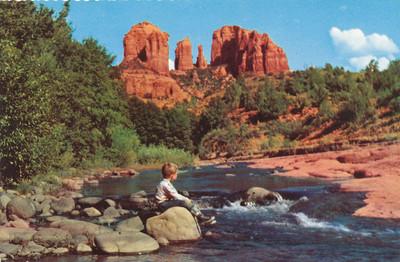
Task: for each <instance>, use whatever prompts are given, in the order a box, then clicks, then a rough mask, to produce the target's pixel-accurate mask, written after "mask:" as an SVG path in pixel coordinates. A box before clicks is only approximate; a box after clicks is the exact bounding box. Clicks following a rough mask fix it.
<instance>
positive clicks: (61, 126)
mask: <svg viewBox="0 0 400 262" xmlns="http://www.w3.org/2000/svg"><path fill="white" fill-rule="evenodd" d="M68 10H69V3H68V2H66V3H65V5H64V9H63V10H62V11H61V12H60V14H59V15H58V16H57V17H55V16H54V15H53V11H51V10H49V9H47V8H45V7H39V8H38V7H36V6H35V4H34V3H33V2H0V39H1V40H0V68H1V70H0V94H1V96H0V137H1V138H2V139H1V141H0V158H1V160H0V174H1V177H2V179H3V180H7V181H8V182H10V181H11V180H13V179H21V178H23V177H29V176H32V175H35V174H38V173H46V172H47V171H48V170H50V169H52V168H62V167H65V166H64V165H74V166H79V165H81V163H83V162H84V161H87V160H89V159H91V158H93V157H94V156H96V155H97V156H98V155H104V156H109V155H112V154H109V152H107V151H108V150H110V148H111V147H112V145H113V138H112V130H113V127H115V126H121V127H124V128H128V129H129V128H131V127H132V124H131V121H130V120H129V119H128V118H127V111H126V109H127V103H126V101H125V99H124V97H123V95H122V92H121V85H120V84H119V83H118V82H116V81H114V80H113V79H112V78H111V77H110V74H111V72H112V69H111V64H112V61H113V57H111V56H110V55H109V54H107V52H106V50H105V49H104V48H103V47H101V46H99V45H98V43H97V42H96V41H95V40H93V39H86V40H84V41H83V42H81V43H80V42H77V41H75V40H74V39H72V36H71V32H72V30H71V28H70V26H69V25H68V23H67V21H66V17H67V16H68ZM108 160H109V161H111V160H110V159H108ZM7 181H6V182H7Z"/></svg>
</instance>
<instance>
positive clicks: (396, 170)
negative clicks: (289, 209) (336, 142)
mask: <svg viewBox="0 0 400 262" xmlns="http://www.w3.org/2000/svg"><path fill="white" fill-rule="evenodd" d="M246 164H248V165H249V167H251V168H275V167H277V166H281V167H283V169H284V170H286V172H280V173H277V174H276V175H280V176H290V177H297V178H307V177H313V178H319V179H323V180H328V181H331V182H334V183H337V184H338V185H339V186H340V191H342V192H365V193H366V199H365V200H364V202H365V206H364V207H362V208H360V209H358V210H356V211H355V212H354V214H353V215H354V216H362V217H373V218H386V219H400V202H399V201H398V199H399V198H400V144H393V145H376V146H368V147H357V148H353V149H349V150H346V151H335V152H325V153H316V154H304V155H295V156H285V157H274V158H262V159H254V160H251V161H248V162H247V163H246Z"/></svg>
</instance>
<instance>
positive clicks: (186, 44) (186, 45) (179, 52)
mask: <svg viewBox="0 0 400 262" xmlns="http://www.w3.org/2000/svg"><path fill="white" fill-rule="evenodd" d="M191 69H193V57H192V44H191V43H190V40H189V38H188V37H186V38H185V39H183V40H182V41H179V42H178V43H177V44H176V49H175V70H181V71H186V70H191Z"/></svg>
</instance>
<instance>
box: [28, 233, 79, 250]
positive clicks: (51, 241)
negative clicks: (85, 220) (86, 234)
mask: <svg viewBox="0 0 400 262" xmlns="http://www.w3.org/2000/svg"><path fill="white" fill-rule="evenodd" d="M71 239H72V236H71V234H70V233H69V232H68V231H66V230H63V229H58V228H41V229H39V231H38V232H36V233H35V234H34V235H33V241H35V243H37V244H39V245H42V246H45V247H66V246H68V245H69V243H70V242H71Z"/></svg>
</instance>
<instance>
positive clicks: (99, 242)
mask: <svg viewBox="0 0 400 262" xmlns="http://www.w3.org/2000/svg"><path fill="white" fill-rule="evenodd" d="M95 243H96V246H97V247H98V248H99V249H100V250H101V251H102V252H105V253H107V254H132V253H136V254H137V253H148V252H152V251H155V250H158V249H159V248H160V246H159V245H158V243H157V241H156V240H155V239H153V238H151V237H150V236H148V235H146V234H144V233H141V232H135V233H133V232H123V233H119V232H112V233H107V234H100V235H97V236H96V237H95Z"/></svg>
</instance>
